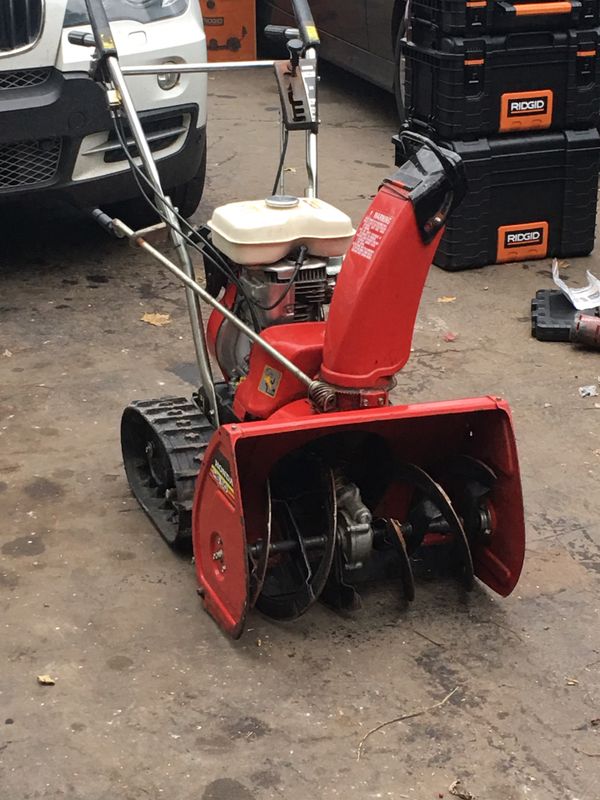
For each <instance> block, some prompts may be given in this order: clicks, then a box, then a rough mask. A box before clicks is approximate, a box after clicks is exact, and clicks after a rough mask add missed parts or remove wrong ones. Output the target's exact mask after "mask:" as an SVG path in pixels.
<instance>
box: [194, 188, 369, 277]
mask: <svg viewBox="0 0 600 800" xmlns="http://www.w3.org/2000/svg"><path fill="white" fill-rule="evenodd" d="M208 226H209V227H210V228H211V230H212V234H213V235H212V240H213V244H214V245H215V247H217V248H218V249H219V250H220V251H221V252H222V253H224V254H225V255H226V256H227V257H228V258H230V259H231V260H232V261H234V262H235V263H236V264H243V265H245V266H252V265H253V264H254V265H256V264H262V265H264V264H274V263H275V262H276V261H279V260H281V259H282V258H285V257H286V256H287V255H288V253H290V252H291V251H292V250H293V249H294V248H296V247H299V246H300V245H305V246H306V247H308V251H309V253H310V254H311V255H313V256H321V257H322V258H331V257H335V256H343V255H344V254H345V253H346V250H347V249H348V247H349V246H350V242H351V241H352V237H353V236H354V228H353V227H352V221H351V219H350V217H348V216H347V215H346V214H344V213H343V212H342V211H339V210H338V209H337V208H334V206H331V205H329V203H324V202H323V200H318V199H316V198H308V197H301V198H298V197H288V196H276V197H269V198H267V199H266V200H247V201H243V202H241V203H229V204H227V205H225V206H219V208H215V210H214V212H213V215H212V219H210V220H209V222H208Z"/></svg>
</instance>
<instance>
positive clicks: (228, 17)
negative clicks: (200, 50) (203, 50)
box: [200, 0, 256, 61]
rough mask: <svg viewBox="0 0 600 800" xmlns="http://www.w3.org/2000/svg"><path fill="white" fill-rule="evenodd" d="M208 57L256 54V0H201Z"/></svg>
mask: <svg viewBox="0 0 600 800" xmlns="http://www.w3.org/2000/svg"><path fill="white" fill-rule="evenodd" d="M200 6H201V8H202V17H203V19H204V31H205V33H206V46H207V48H208V60H209V61H252V60H254V59H255V58H256V5H255V0H200Z"/></svg>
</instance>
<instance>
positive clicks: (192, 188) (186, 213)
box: [107, 141, 206, 230]
mask: <svg viewBox="0 0 600 800" xmlns="http://www.w3.org/2000/svg"><path fill="white" fill-rule="evenodd" d="M205 180H206V141H205V142H204V148H203V151H202V158H201V160H200V165H199V167H198V170H197V172H196V174H195V175H194V177H193V178H191V179H190V180H189V181H186V183H182V184H180V185H179V186H175V187H170V188H167V190H166V193H167V195H168V196H169V197H170V198H171V202H172V203H173V205H174V206H175V207H176V208H177V209H178V211H179V213H180V214H181V216H182V217H185V218H186V219H187V218H188V217H191V216H192V214H193V213H194V211H195V210H196V209H197V208H198V205H199V203H200V200H201V199H202V193H203V192H204V182H205ZM107 213H108V214H110V216H112V217H118V218H119V219H122V220H123V222H124V223H125V224H126V225H129V227H130V228H134V229H135V230H138V229H139V228H145V227H146V226H147V225H154V224H155V223H156V222H158V221H159V219H160V218H159V216H158V214H157V213H156V211H154V209H153V208H152V206H151V205H150V204H149V203H148V202H147V201H146V200H145V198H143V197H141V196H139V197H134V198H132V199H131V200H124V201H122V202H121V203H114V204H112V205H111V206H110V207H109V208H108V209H107Z"/></svg>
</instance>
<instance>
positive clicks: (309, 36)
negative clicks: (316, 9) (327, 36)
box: [292, 0, 321, 47]
mask: <svg viewBox="0 0 600 800" xmlns="http://www.w3.org/2000/svg"><path fill="white" fill-rule="evenodd" d="M292 4H293V6H294V16H295V17H296V22H297V23H298V29H299V31H300V38H301V39H302V41H303V42H304V46H305V47H318V46H319V45H320V44H321V40H320V39H319V33H318V31H317V28H316V25H315V21H314V19H313V15H312V11H311V10H310V6H309V4H308V0H292Z"/></svg>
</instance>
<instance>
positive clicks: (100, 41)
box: [85, 0, 117, 56]
mask: <svg viewBox="0 0 600 800" xmlns="http://www.w3.org/2000/svg"><path fill="white" fill-rule="evenodd" d="M85 5H86V8H87V12H88V16H89V18H90V23H91V26H92V31H93V33H94V44H95V45H96V47H97V49H98V50H99V51H100V53H101V54H102V55H103V56H116V55H117V48H116V46H115V42H114V39H113V36H112V32H111V30H110V25H109V22H108V17H107V16H106V9H105V8H104V3H103V0H85Z"/></svg>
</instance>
